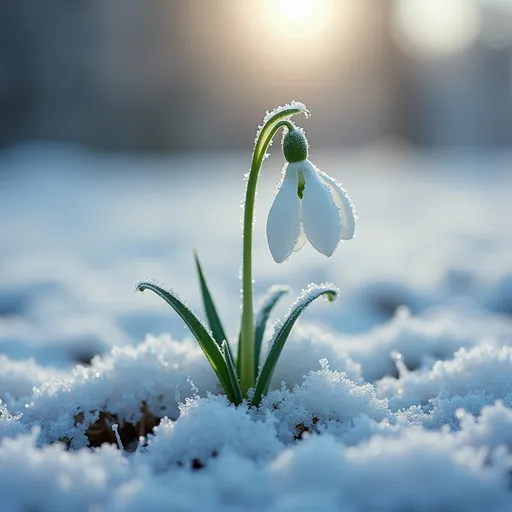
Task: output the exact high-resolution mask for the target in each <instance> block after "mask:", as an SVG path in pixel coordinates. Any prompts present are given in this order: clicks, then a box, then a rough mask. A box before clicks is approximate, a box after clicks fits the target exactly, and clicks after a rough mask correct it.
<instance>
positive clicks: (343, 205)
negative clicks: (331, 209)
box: [319, 171, 356, 240]
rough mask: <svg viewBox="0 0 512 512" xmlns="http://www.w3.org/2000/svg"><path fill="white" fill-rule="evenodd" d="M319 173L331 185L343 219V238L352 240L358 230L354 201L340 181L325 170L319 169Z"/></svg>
mask: <svg viewBox="0 0 512 512" xmlns="http://www.w3.org/2000/svg"><path fill="white" fill-rule="evenodd" d="M319 173H320V176H321V177H322V180H323V181H325V182H326V183H327V185H329V188H330V189H331V194H332V197H333V199H334V202H335V203H336V206H337V207H338V212H339V215H340V220H341V238H342V240H350V239H351V238H353V236H354V233H355V230H356V219H355V212H354V206H353V204H352V201H351V200H350V198H349V197H348V194H347V192H346V191H345V189H344V188H343V187H342V186H341V185H340V184H339V183H337V182H336V181H335V180H333V179H332V178H331V177H330V176H328V175H327V174H325V172H321V171H319Z"/></svg>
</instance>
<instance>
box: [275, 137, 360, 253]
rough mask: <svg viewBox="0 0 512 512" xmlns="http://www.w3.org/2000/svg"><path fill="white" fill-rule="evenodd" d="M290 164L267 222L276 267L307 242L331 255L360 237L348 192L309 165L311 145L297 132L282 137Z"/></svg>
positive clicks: (284, 173) (286, 166) (285, 153)
mask: <svg viewBox="0 0 512 512" xmlns="http://www.w3.org/2000/svg"><path fill="white" fill-rule="evenodd" d="M283 154H284V157H285V159H286V161H287V163H286V164H285V166H284V168H283V175H282V179H281V182H280V184H279V187H278V190H277V194H276V196H275V198H274V202H273V204H272V207H271V208H270V212H269V214H268V219H267V240H268V245H269V248H270V252H271V254H272V257H273V258H274V260H275V261H276V262H277V263H281V262H283V261H284V260H286V259H287V258H288V257H289V256H290V254H291V253H292V252H293V251H298V250H300V249H301V248H302V247H303V245H304V243H305V242H306V239H307V240H309V242H310V244H311V245H312V246H313V247H314V248H315V249H316V250H317V251H319V252H321V253H322V254H325V255H326V256H331V255H332V253H333V252H334V250H335V249H336V247H337V246H338V243H339V241H340V240H350V239H351V238H352V237H353V236H354V232H355V215H354V207H353V205H352V202H351V201H350V198H349V197H348V195H347V193H346V192H345V190H344V189H343V187H342V186H341V185H340V184H339V183H337V182H336V181H335V180H334V179H333V178H331V177H330V176H328V175H327V174H325V173H324V172H322V171H320V170H319V169H317V168H316V167H315V166H314V165H313V164H312V163H311V162H310V161H309V160H308V141H307V139H306V136H305V135H304V132H303V131H302V130H301V129H297V128H295V127H294V129H293V130H289V131H288V132H287V133H286V135H285V136H284V137H283Z"/></svg>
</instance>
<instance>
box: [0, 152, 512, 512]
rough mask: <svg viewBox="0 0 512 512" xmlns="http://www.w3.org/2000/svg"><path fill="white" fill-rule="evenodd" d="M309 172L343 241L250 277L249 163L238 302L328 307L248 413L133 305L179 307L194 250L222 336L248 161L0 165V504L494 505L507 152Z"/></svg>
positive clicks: (267, 193)
mask: <svg viewBox="0 0 512 512" xmlns="http://www.w3.org/2000/svg"><path fill="white" fill-rule="evenodd" d="M272 153H274V151H273V152H272ZM275 153H278V151H275ZM313 153H314V146H313ZM313 156H314V160H315V162H316V163H317V164H318V165H319V167H320V168H321V169H322V170H324V171H326V172H328V173H329V174H330V175H332V176H334V177H335V178H336V179H338V180H341V181H343V184H344V186H345V187H346V189H347V190H348V192H349V193H350V195H351V198H352V199H353V201H354V204H355V205H356V207H357V211H358V215H359V217H360V220H359V222H358V225H357V236H356V239H355V240H352V241H350V242H347V243H342V244H341V245H340V247H339V248H338V250H337V251H336V253H335V254H334V256H333V257H332V258H329V259H326V258H325V257H323V256H322V255H320V254H318V253H316V252H314V250H313V249H311V248H310V247H309V246H306V247H305V248H304V249H303V250H302V251H301V252H300V253H297V254H293V255H292V256H291V258H290V260H289V261H287V262H286V263H284V264H282V265H277V264H275V263H273V261H272V259H271V256H270V254H269V251H268V248H267V246H266V241H265V235H264V226H265V222H264V220H265V217H266V213H265V212H267V211H268V208H269V206H270V204H271V201H272V195H273V192H274V190H275V185H276V182H277V180H278V179H279V171H280V168H281V163H282V162H281V161H280V157H279V155H278V154H277V155H274V154H272V156H271V157H270V158H269V159H267V160H266V162H265V164H264V170H263V174H262V179H261V182H260V189H259V194H258V198H257V204H256V212H257V222H256V227H255V237H254V245H255V255H254V267H255V268H254V276H255V279H256V283H255V293H256V298H257V299H259V300H260V301H261V300H263V298H264V296H265V292H266V290H267V288H268V287H270V286H271V285H274V284H287V285H288V284H289V285H291V286H292V288H293V290H294V292H293V293H291V294H287V295H285V296H284V297H283V298H281V299H280V302H279V305H278V307H277V308H276V315H274V316H273V317H272V318H273V321H276V320H277V316H280V317H281V318H283V317H284V315H285V314H286V311H287V310H288V308H289V306H290V304H292V303H293V302H294V300H295V298H296V297H297V296H298V294H299V292H300V290H301V289H302V288H304V287H306V286H307V285H308V284H309V283H310V282H311V281H315V282H318V283H320V282H325V281H329V282H333V283H335V284H336V285H337V286H339V288H340V290H341V297H340V300H339V301H337V302H335V303H333V304H326V302H325V301H318V304H317V303H315V304H313V305H311V306H310V308H309V309H308V311H307V312H305V313H304V314H303V316H302V317H301V319H300V320H299V322H298V323H297V325H296V326H295V327H294V329H293V331H292V335H291V337H290V339H289V341H288V342H287V345H286V346H285V348H284V350H283V354H282V356H281V359H280V361H279V363H278V365H277V367H276V371H275V374H274V378H273V380H272V384H271V391H270V392H269V394H268V396H267V397H265V398H264V400H263V402H262V405H261V407H260V408H259V409H258V410H255V409H252V408H249V407H248V406H246V405H241V406H239V407H238V408H235V407H233V406H232V405H230V404H229V403H227V401H226V399H225V398H224V397H223V396H222V395H221V394H220V392H221V389H220V386H219V384H218V383H217V382H216V379H215V375H214V373H213V371H212V370H211V368H210V367H209V365H208V363H207V361H206V359H205V358H204V356H203V354H202V352H201V350H200V349H199V348H198V346H197V344H196V343H195V342H194V341H193V340H192V339H191V337H190V335H189V334H188V332H187V331H186V328H185V327H184V326H183V322H182V321H181V320H180V319H179V318H178V317H177V316H176V315H174V314H173V312H172V311H171V310H170V308H169V307H168V306H166V305H165V304H164V303H163V301H161V300H159V299H158V297H155V296H152V295H150V294H147V293H145V294H139V293H134V291H133V289H134V285H135V283H136V282H137V281H139V280H141V279H146V278H154V279H157V280H159V281H164V282H165V283H166V284H167V285H169V286H172V288H173V289H176V290H178V291H179V293H180V295H181V296H182V297H183V298H184V299H185V300H186V301H187V302H188V303H189V304H190V306H191V307H192V309H194V310H195V311H198V312H199V311H201V301H200V295H199V287H198V284H197V280H196V277H195V273H194V272H195V269H194V262H193V257H192V255H193V249H194V248H197V250H198V253H199V256H200V258H201V261H202V264H203V267H204V270H205V273H206V276H207V278H208V281H209V283H210V286H211V289H212V291H213V293H214V298H215V300H216V303H217V305H218V307H219V310H220V312H221V315H222V317H223V320H224V324H225V327H226V329H227V332H228V335H229V336H230V338H231V339H235V337H236V333H237V329H238V322H239V317H240V306H239V288H240V283H239V281H238V270H239V268H240V255H241V242H240V234H241V224H240V221H239V219H240V217H241V211H240V200H241V198H242V194H243V189H244V182H243V179H242V176H243V173H244V172H245V171H246V169H247V168H248V165H249V158H250V155H249V154H247V155H233V154H231V155H221V154H218V155H194V156H192V155H184V156H179V157H178V156H175V157H160V158H156V157H134V156H131V157H128V156H99V155H94V154H90V153H87V152H85V151H83V150H80V149H76V148H70V147H66V146H44V145H32V146H22V147H19V148H16V149H14V150H12V151H10V152H6V153H4V154H2V155H0V179H1V180H2V186H1V188H0V215H1V218H2V222H1V223H0V240H1V251H0V400H1V401H2V402H1V403H0V510H2V511H4V510H5V511H9V512H10V511H15V512H17V511H20V512H21V511H27V510H38V511H61V510H62V511H64V510H76V511H82V510H83V511H94V512H96V511H139V510H144V509H145V508H147V509H151V510H157V511H158V510H178V511H195V510H208V511H215V510H227V511H238V510H254V511H256V510H257V511H269V512H271V511H272V512H274V511H276V512H285V511H292V510H293V511H294V512H297V511H299V512H300V511H310V510H322V511H324V510H325V511H331V510H332V511H335V510H336V511H340V510H343V511H345V510H346V511H351V512H352V511H360V510H364V511H370V510H371V511H390V512H396V511H400V510H410V511H429V512H430V511H433V510H436V511H459V510H460V511H473V510H474V511H481V510H493V511H494V510H496V511H510V510H512V491H511V489H512V480H511V476H510V475H511V474H512V453H511V450H512V260H511V259H510V255H511V254H512V236H510V235H511V229H510V213H511V206H510V197H512V175H511V173H510V168H512V155H506V154H502V155H496V154H495V155H489V154H480V155H475V154H473V155H467V154H466V155H464V154H458V155H457V154H452V155H447V154H444V155H429V156H426V155H417V154H414V153H406V152H402V153H393V152H386V151H384V150H382V149H374V150H367V151H364V152H360V153H353V154H339V153H329V152H319V153H318V154H314V155H313ZM171 171H172V172H171ZM256 302H258V300H257V301H256ZM267 331H268V332H267V336H266V340H267V342H268V340H269V339H270V337H271V334H272V325H269V326H268V329H267ZM265 352H266V350H265V347H264V350H263V353H265ZM160 419H161V421H160ZM102 422H103V423H102ZM115 424H117V425H119V427H118V432H119V433H120V437H121V438H123V435H125V434H123V432H126V428H127V425H128V426H130V425H131V426H134V427H133V428H134V434H133V436H132V437H133V440H132V442H131V443H130V444H127V445H126V446H124V449H125V450H119V449H118V447H117V444H116V436H115V433H114V432H113V431H112V429H111V427H112V426H113V425H115ZM156 424H158V426H156V428H155V429H154V430H152V429H153V426H154V425H156ZM93 425H95V426H96V427H97V426H98V425H100V426H101V425H103V427H104V430H103V431H101V429H100V433H102V435H105V436H107V439H108V440H109V441H110V443H105V444H103V445H102V446H101V447H91V446H89V444H90V440H89V437H88V436H89V435H90V432H91V431H92V430H91V429H92V428H93ZM123 429H125V430H124V431H123ZM95 432H97V430H96V431H95ZM138 436H144V437H138ZM99 439H103V437H100V438H99ZM137 439H138V441H139V442H138V443H137ZM59 441H60V442H59Z"/></svg>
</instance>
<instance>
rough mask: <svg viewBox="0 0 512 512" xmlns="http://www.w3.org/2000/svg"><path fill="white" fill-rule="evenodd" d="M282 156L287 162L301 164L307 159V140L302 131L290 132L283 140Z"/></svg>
mask: <svg viewBox="0 0 512 512" xmlns="http://www.w3.org/2000/svg"><path fill="white" fill-rule="evenodd" d="M283 154H284V157H285V158H286V161H287V162H290V163H293V162H302V161H303V160H306V159H307V157H308V139H306V136H305V135H304V132H303V131H302V130H297V129H294V130H290V131H289V132H288V133H287V134H286V135H285V136H284V138H283Z"/></svg>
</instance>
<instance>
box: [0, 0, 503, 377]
mask: <svg viewBox="0 0 512 512" xmlns="http://www.w3.org/2000/svg"><path fill="white" fill-rule="evenodd" d="M291 100H297V101H302V102H304V103H306V105H307V106H308V108H309V110H310V111H311V113H312V116H311V118H309V119H307V120H306V119H305V118H304V117H298V118H296V120H297V123H298V124H299V125H301V126H303V127H304V128H305V129H306V133H307V135H308V138H309V141H310V143H311V158H312V160H313V162H314V163H315V164H316V165H318V167H319V168H320V169H322V170H324V171H325V172H327V173H328V174H331V175H332V176H333V177H335V178H336V179H338V180H341V181H342V182H343V184H344V186H345V187H346V189H347V191H348V192H349V194H350V196H351V198H352V200H353V202H354V204H355V206H356V209H357V213H358V215H359V221H358V224H357V236H356V238H355V239H354V240H351V241H349V242H344V243H342V244H341V246H340V248H339V249H338V250H337V251H336V252H335V254H334V255H333V256H332V258H329V259H327V258H325V257H323V256H321V255H320V254H318V253H316V252H315V251H314V250H313V249H312V248H311V247H310V246H309V245H306V246H305V247H304V249H303V250H302V251H301V252H300V253H297V254H293V255H292V257H291V258H290V259H289V260H288V261H286V262H285V263H284V264H282V265H276V264H275V263H274V261H273V260H272V258H271V256H270V254H269V251H268V248H267V242H266V237H265V221H266V215H267V212H268V209H269V208H270V205H271V202H272V200H273V196H274V192H275V189H276V184H277V183H278V180H279V171H280V169H281V168H282V165H283V159H282V156H281V154H280V151H279V150H278V148H277V147H275V148H273V149H272V150H271V151H270V158H269V160H268V161H266V162H265V168H264V172H263V173H262V176H261V180H260V184H259V189H258V198H257V206H256V215H257V218H256V223H255V231H254V251H255V252H254V275H255V279H256V282H255V294H256V302H258V300H259V298H261V296H262V295H263V294H264V292H265V290H266V288H267V287H268V286H270V285H272V284H276V283H286V284H291V285H292V286H293V288H294V290H295V292H296V293H297V292H299V291H300V289H301V288H303V287H304V286H305V285H307V284H308V283H310V282H311V281H315V282H322V281H332V282H334V283H336V284H337V285H339V286H340V287H341V288H342V290H343V294H342V299H341V301H340V302H339V303H337V304H336V305H335V306H333V307H332V308H325V307H324V306H323V305H322V304H320V305H318V306H317V305H313V306H312V310H313V312H312V313H308V314H307V316H305V320H304V321H305V322H307V321H314V322H320V323H322V324H326V325H329V326H330V327H332V328H333V329H334V330H335V332H338V333H344V335H356V334H357V333H365V332H366V331H368V330H369V329H371V328H373V327H375V326H379V325H380V324H386V322H388V321H390V319H392V318H393V315H394V314H395V312H396V311H397V309H398V308H399V307H400V306H406V307H407V308H408V309H409V310H410V311H411V313H412V314H413V315H428V314H430V313H429V312H430V311H432V310H436V309H437V310H439V309H441V310H442V311H443V315H444V314H446V315H451V314H452V313H453V312H454V311H456V310H458V309H461V308H462V310H463V312H462V313H461V317H457V319H456V320H454V322H455V323H456V324H457V325H459V323H463V324H464V325H466V324H467V320H468V319H470V318H471V319H474V318H477V317H478V316H479V315H483V317H484V319H485V322H487V318H488V317H487V316H486V315H491V316H492V315H496V314H498V315H505V316H506V317H507V318H509V319H510V318H512V261H511V258H510V255H511V254H512V236H511V228H510V218H511V213H512V207H511V197H512V173H511V172H510V169H512V147H511V146H512V0H179V1H178V0H39V1H34V0H32V1H31V0H16V1H11V2H1V10H0V364H1V362H2V360H1V358H2V354H4V355H6V356H8V357H10V358H15V359H23V358H27V357H35V358H36V360H37V361H38V362H39V363H41V364H52V365H55V364H63V365H68V364H73V363H74V362H76V361H81V362H88V361H89V360H90V358H91V357H92V356H93V355H94V354H98V353H102V352H104V351H105V350H108V348H109V347H111V346H112V345H122V344H126V343H138V342H140V341H141V340H143V339H144V336H145V335H146V333H148V332H152V333H162V332H171V333H172V335H173V336H175V337H176V338H177V339H182V338H183V337H186V336H189V333H188V331H187V330H186V329H185V328H184V326H183V323H182V321H181V320H180V319H179V318H178V317H177V316H176V315H173V314H172V313H171V312H170V311H169V308H168V307H167V306H166V305H165V304H163V302H162V301H161V300H160V299H158V297H152V296H149V295H148V294H144V296H142V297H141V296H140V295H138V294H134V293H133V289H134V283H135V282H137V281H138V280H140V279H145V278H155V279H158V280H161V281H163V282H165V283H167V284H168V285H170V286H172V287H173V288H175V289H176V290H179V291H180V293H181V294H182V296H183V297H184V298H185V299H186V300H187V301H189V304H190V305H191V306H192V307H193V308H194V310H196V311H201V310H202V305H201V300H200V295H199V290H198V287H197V283H196V280H195V268H194V264H193V259H192V254H193V252H192V251H193V249H194V248H195V249H197V250H198V251H199V254H200V255H201V256H202V258H203V266H204V267H205V271H206V274H207V276H208V279H209V281H210V285H211V288H212V290H213V291H214V295H215V298H216V301H217V303H218V306H219V309H220V311H221V314H222V316H223V318H224V320H225V326H226V329H227V330H228V331H229V334H230V336H232V339H236V330H237V328H238V323H239V316H240V311H239V289H240V283H239V280H238V269H239V268H240V256H241V240H240V238H241V236H240V235H241V225H240V216H241V210H240V200H241V198H242V197H243V192H244V186H245V185H244V180H243V178H242V177H243V174H244V173H245V172H246V171H247V170H248V169H249V166H250V158H251V152H252V146H253V141H254V137H255V133H256V129H257V125H258V124H259V123H260V122H261V120H262V119H263V117H264V115H265V112H266V111H267V110H271V109H272V108H274V107H276V106H278V105H282V104H285V103H287V102H289V101H291ZM276 146H277V144H276ZM291 301H292V297H290V298H289V300H283V304H282V307H281V309H278V310H277V313H278V314H279V315H281V316H282V315H283V314H285V313H286V311H287V309H288V305H289V304H290V302H291ZM432 314H435V313H432ZM454 314H455V313H454ZM460 318H462V320H460ZM450 321H451V320H450ZM467 325H470V324H467ZM486 325H487V324H486ZM0 384H1V383H0Z"/></svg>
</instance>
